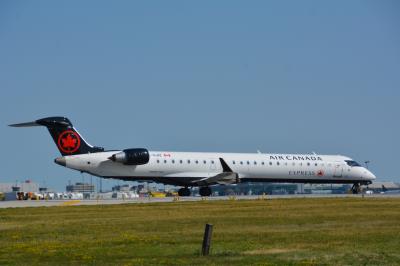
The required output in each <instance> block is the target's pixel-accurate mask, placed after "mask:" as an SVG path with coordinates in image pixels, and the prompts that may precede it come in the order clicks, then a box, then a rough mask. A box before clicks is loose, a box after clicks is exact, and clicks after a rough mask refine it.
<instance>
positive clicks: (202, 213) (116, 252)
mask: <svg viewBox="0 0 400 266" xmlns="http://www.w3.org/2000/svg"><path fill="white" fill-rule="evenodd" d="M206 223H212V224H213V225H214V233H213V239H212V248H211V255H210V256H208V257H202V256H200V250H201V242H202V237H203V232H204V225H205V224H206ZM28 264H29V265H38V264H40V265H314V264H315V265H327V264H329V265H344V264H345V265H348V264H354V265H384V264H386V265H400V199H397V198H392V199H391V198H364V199H362V198H337V199H335V198H326V199H321V198H320V199H274V200H253V201H204V202H173V203H152V204H124V205H103V206H65V207H47V208H45V207H43V208H16V209H1V210H0V265H28Z"/></svg>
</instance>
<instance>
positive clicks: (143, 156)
mask: <svg viewBox="0 0 400 266" xmlns="http://www.w3.org/2000/svg"><path fill="white" fill-rule="evenodd" d="M108 159H110V160H111V161H113V162H118V163H122V164H126V165H142V164H146V163H148V162H149V161H150V155H149V151H148V150H146V149H142V148H136V149H126V150H123V151H121V152H119V153H116V154H113V155H112V156H111V157H110V158H108Z"/></svg>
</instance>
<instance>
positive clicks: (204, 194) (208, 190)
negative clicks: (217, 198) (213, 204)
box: [199, 187, 212, 197]
mask: <svg viewBox="0 0 400 266" xmlns="http://www.w3.org/2000/svg"><path fill="white" fill-rule="evenodd" d="M199 193H200V196H202V197H209V196H211V193H212V191H211V188H209V187H201V188H200V189H199Z"/></svg>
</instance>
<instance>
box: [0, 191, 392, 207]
mask: <svg viewBox="0 0 400 266" xmlns="http://www.w3.org/2000/svg"><path fill="white" fill-rule="evenodd" d="M363 197H365V198H400V194H370V195H366V194H364V195H363V194H357V195H353V194H326V195H325V194H296V195H265V196H262V195H260V196H219V197H206V198H202V197H166V198H136V199H129V200H122V199H99V200H15V201H0V208H24V207H54V206H79V205H112V204H128V203H129V204H138V203H142V204H146V203H162V202H185V201H215V200H268V199H292V198H293V199H296V198H297V199H301V198H363Z"/></svg>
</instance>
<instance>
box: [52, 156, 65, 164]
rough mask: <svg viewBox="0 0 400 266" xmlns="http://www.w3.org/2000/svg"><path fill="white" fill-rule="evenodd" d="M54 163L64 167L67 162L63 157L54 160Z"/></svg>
mask: <svg viewBox="0 0 400 266" xmlns="http://www.w3.org/2000/svg"><path fill="white" fill-rule="evenodd" d="M54 162H55V163H56V164H59V165H61V166H66V165H67V160H65V158H64V157H58V158H56V159H54Z"/></svg>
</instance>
